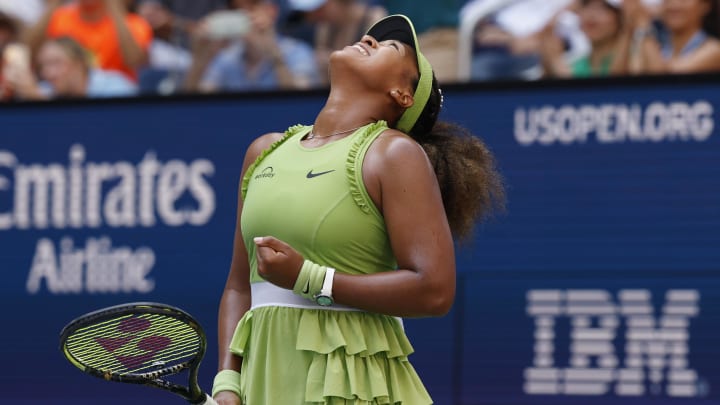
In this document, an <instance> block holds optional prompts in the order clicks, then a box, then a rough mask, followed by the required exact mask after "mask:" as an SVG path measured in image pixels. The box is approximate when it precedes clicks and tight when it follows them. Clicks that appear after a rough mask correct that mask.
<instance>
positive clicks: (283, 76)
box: [186, 0, 319, 92]
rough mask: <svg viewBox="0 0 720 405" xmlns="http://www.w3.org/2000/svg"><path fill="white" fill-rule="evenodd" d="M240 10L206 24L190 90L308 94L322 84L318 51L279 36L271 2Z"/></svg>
mask: <svg viewBox="0 0 720 405" xmlns="http://www.w3.org/2000/svg"><path fill="white" fill-rule="evenodd" d="M234 4H235V6H236V10H235V11H234V12H224V13H220V14H218V13H214V14H211V15H210V16H208V17H206V18H205V19H204V21H203V22H201V25H200V27H199V28H198V30H197V32H196V36H195V44H194V46H193V66H192V68H191V69H190V72H189V73H188V77H187V80H186V88H187V89H188V90H191V91H193V90H200V91H202V92H216V91H221V90H233V91H238V90H271V89H278V88H279V89H306V88H309V87H311V86H316V85H317V84H318V82H319V76H318V71H317V65H316V63H315V57H314V55H313V51H312V48H311V47H310V46H309V45H307V44H306V43H304V42H302V41H299V40H297V39H293V38H289V37H285V36H282V35H279V34H278V33H277V30H276V23H277V19H278V7H277V5H276V4H274V3H273V2H272V1H270V0H244V1H241V0H236V1H235V2H234ZM228 42H229V45H228ZM225 45H227V46H225Z"/></svg>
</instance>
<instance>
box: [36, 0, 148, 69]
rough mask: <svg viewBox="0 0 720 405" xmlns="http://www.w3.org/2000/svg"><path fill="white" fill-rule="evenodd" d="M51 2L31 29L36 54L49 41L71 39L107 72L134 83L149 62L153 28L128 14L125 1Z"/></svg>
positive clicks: (54, 0) (137, 17)
mask: <svg viewBox="0 0 720 405" xmlns="http://www.w3.org/2000/svg"><path fill="white" fill-rule="evenodd" d="M62 3H63V2H62V1H61V0H48V2H47V10H46V11H45V14H43V16H42V17H41V18H40V20H39V22H38V23H37V24H36V25H35V26H34V27H33V28H32V29H31V30H30V32H29V35H28V39H29V40H28V43H29V44H30V46H31V48H32V49H33V51H37V50H38V49H39V47H40V45H41V44H42V43H43V42H44V41H45V39H46V38H48V37H49V38H58V37H63V36H68V37H71V38H73V39H75V40H76V41H77V42H78V43H80V44H81V45H82V46H83V47H85V48H86V49H88V50H89V51H90V52H91V53H92V54H93V55H94V57H95V58H96V59H97V61H98V64H99V66H100V67H101V68H102V69H106V70H117V71H120V72H123V73H124V74H125V75H127V76H128V77H130V78H132V79H133V80H136V79H137V69H138V68H140V67H142V66H144V65H145V64H146V62H147V60H148V47H149V46H150V42H151V41H152V28H151V27H150V25H148V23H147V22H145V20H144V19H142V18H141V17H139V16H138V15H136V14H133V13H128V12H127V8H126V6H127V3H126V1H125V0H75V1H72V2H70V3H69V4H67V5H62Z"/></svg>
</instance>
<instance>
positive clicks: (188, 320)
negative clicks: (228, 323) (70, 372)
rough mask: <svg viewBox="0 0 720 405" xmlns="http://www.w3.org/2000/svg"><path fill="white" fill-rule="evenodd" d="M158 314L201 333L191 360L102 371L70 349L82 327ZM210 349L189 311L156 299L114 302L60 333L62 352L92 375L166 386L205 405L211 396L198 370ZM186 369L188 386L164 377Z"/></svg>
mask: <svg viewBox="0 0 720 405" xmlns="http://www.w3.org/2000/svg"><path fill="white" fill-rule="evenodd" d="M143 314H155V315H163V316H168V317H171V318H175V319H177V320H179V321H180V322H182V323H184V324H186V325H187V326H189V327H190V328H192V329H193V330H194V331H195V333H197V334H198V336H199V347H198V350H197V353H196V354H195V356H193V357H192V359H190V360H189V361H184V362H182V363H178V364H174V365H172V366H168V367H165V368H161V369H158V370H153V371H150V372H146V373H134V374H124V375H122V374H117V373H110V372H107V371H103V370H100V369H97V368H94V367H91V366H88V365H85V364H83V363H82V362H81V361H80V360H78V359H77V358H76V357H75V356H73V355H72V353H70V351H69V350H68V348H67V341H68V338H69V337H70V336H71V335H72V334H74V333H75V332H76V331H78V330H79V329H81V328H85V327H89V326H93V325H96V324H98V323H101V322H104V321H109V320H112V319H115V318H118V317H121V316H123V315H143ZM206 349H207V338H206V336H205V332H204V331H203V329H202V327H201V326H200V324H199V323H198V322H197V321H196V320H195V318H193V317H192V316H191V315H190V314H188V313H187V312H185V311H183V310H181V309H180V308H177V307H174V306H171V305H167V304H161V303H157V302H132V303H126V304H120V305H115V306H111V307H107V308H103V309H99V310H97V311H93V312H89V313H87V314H85V315H82V316H80V317H78V318H76V319H74V320H72V321H70V322H69V323H68V324H67V325H66V326H65V327H64V328H63V329H62V331H61V332H60V351H61V352H62V353H63V355H64V356H65V357H66V358H67V359H68V361H70V362H71V363H72V364H73V365H75V366H76V367H77V368H79V369H80V370H82V371H83V372H85V373H87V374H90V375H92V376H95V377H98V378H102V379H104V380H107V381H117V382H123V383H129V384H139V385H147V386H152V387H156V388H160V389H164V390H167V391H170V392H172V393H173V394H176V395H179V396H181V397H183V398H185V399H186V400H188V401H189V402H190V403H193V404H202V403H204V402H205V401H206V399H207V398H208V395H207V394H206V393H205V392H204V391H203V390H202V389H201V388H200V385H199V384H198V372H199V366H200V362H201V361H202V359H203V357H204V356H205V350H206ZM183 370H188V374H189V375H188V386H187V387H185V386H182V385H179V384H175V383H173V382H170V381H167V380H163V379H162V378H161V377H164V376H169V375H174V374H178V373H180V372H181V371H183Z"/></svg>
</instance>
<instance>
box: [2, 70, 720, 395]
mask: <svg viewBox="0 0 720 405" xmlns="http://www.w3.org/2000/svg"><path fill="white" fill-rule="evenodd" d="M719 94H720V82H718V81H713V80H707V81H703V82H693V81H686V82H683V83H674V82H668V81H651V82H645V83H634V84H629V83H623V84H622V85H621V84H620V83H618V82H602V83H593V82H575V83H573V84H572V86H570V85H567V84H566V83H544V84H543V83H535V84H533V85H532V86H530V87H527V88H523V87H519V86H496V87H476V88H460V87H454V88H448V89H446V91H445V100H446V109H445V111H446V112H445V113H444V115H443V118H444V119H446V120H451V121H456V122H458V123H460V124H463V125H465V126H467V127H468V128H470V129H472V130H473V131H474V132H475V133H477V134H479V135H481V136H482V137H484V139H485V140H486V142H487V143H488V145H489V146H490V147H491V148H492V149H493V151H494V152H495V154H496V156H497V158H498V161H499V165H500V169H501V170H502V172H503V174H504V175H505V177H506V180H507V186H508V197H509V205H508V212H507V214H506V215H503V216H500V217H498V218H497V219H495V220H493V221H491V222H489V223H487V224H485V225H483V226H481V227H480V228H479V229H478V230H477V233H476V236H475V238H474V240H473V241H472V242H471V243H468V244H467V245H465V246H463V247H462V248H461V250H459V253H458V270H459V291H458V297H457V302H456V305H455V307H454V309H453V311H452V312H451V313H450V314H449V315H448V316H447V317H444V318H440V319H419V320H414V319H413V320H407V321H406V327H407V330H408V334H409V336H410V338H411V340H412V342H413V344H414V346H415V348H416V353H415V354H414V355H413V356H412V357H411V360H412V361H413V363H414V365H415V366H416V368H417V369H418V371H419V373H420V374H421V376H422V377H423V379H424V381H425V382H426V384H427V386H428V389H429V390H430V392H431V394H432V395H433V397H434V398H435V400H436V402H437V403H438V404H462V405H479V404H483V405H501V404H507V405H511V404H516V405H535V404H538V405H540V404H543V405H547V404H558V405H564V404H613V405H614V404H618V405H621V404H631V403H632V404H645V403H647V404H653V405H656V404H683V405H684V404H720V394H718V392H717V391H718V390H720V366H718V365H717V363H718V360H720V353H719V352H718V349H717V348H716V347H717V346H716V342H718V337H720V336H718V335H719V334H720V332H719V331H718V329H717V324H718V323H717V321H718V318H719V317H720V306H719V305H718V301H719V300H720V288H718V287H719V286H718V284H719V282H720V278H719V277H717V271H718V270H720V269H718V264H719V263H720V232H718V231H719V230H720V165H718V156H720V132H718V130H717V128H716V126H717V125H716V124H717V118H716V117H717V111H718V110H719V109H720V96H719ZM322 102H323V94H320V93H306V94H305V93H303V94H291V95H289V94H271V95H268V94H265V95H246V96H237V97H227V98H226V97H223V98H188V99H172V100H163V99H154V100H151V99H145V100H136V101H132V102H127V101H118V102H112V101H110V102H107V103H74V104H72V103H66V104H49V105H28V106H22V107H8V108H3V109H0V269H1V270H2V274H3V276H4V281H5V282H4V283H3V285H4V287H3V291H4V294H3V296H2V298H0V300H1V301H0V303H2V306H3V307H4V308H6V310H5V311H4V312H3V315H2V317H3V318H2V320H3V323H4V324H5V325H6V327H5V328H4V332H5V333H2V334H0V336H1V337H0V353H2V355H3V357H4V358H5V363H6V367H3V368H2V371H0V384H2V388H3V391H4V392H5V395H4V398H5V399H8V400H13V401H16V402H17V403H28V404H47V403H52V404H63V403H87V404H90V403H97V401H98V400H99V399H100V398H102V401H103V403H109V404H115V403H116V404H126V403H155V404H158V403H168V404H171V403H180V400H179V399H177V398H175V397H173V396H172V395H169V394H167V393H164V392H160V391H158V390H153V389H150V388H146V387H136V386H125V385H122V384H115V383H106V382H103V381H100V380H97V379H94V378H92V377H89V376H86V375H83V374H82V373H80V372H79V371H78V370H76V369H74V368H73V367H72V366H71V365H70V364H69V363H67V362H66V361H65V360H64V358H63V357H62V355H61V354H60V353H59V351H58V349H57V346H58V341H57V338H58V333H59V331H60V329H61V328H62V327H63V326H64V324H65V323H66V322H67V321H69V320H70V319H72V318H74V317H76V316H78V315H81V314H83V313H85V312H88V311H90V310H94V309H97V308H100V307H104V306H107V305H113V304H118V303H123V302H128V301H138V300H145V301H158V302H166V303H169V304H173V305H176V306H179V307H181V308H183V309H185V310H187V311H188V312H190V313H192V314H194V315H195V316H196V317H197V318H198V319H199V320H200V322H201V323H202V324H203V325H205V328H206V330H207V333H208V337H209V340H210V342H211V343H212V342H214V341H215V338H216V333H215V324H216V320H217V316H216V308H217V304H218V300H219V297H220V294H221V290H222V287H223V283H224V280H225V276H226V272H227V269H228V266H229V260H230V254H231V239H232V232H233V225H234V221H235V212H234V210H235V204H236V198H237V196H236V188H237V182H238V175H239V171H240V167H241V163H242V157H243V153H244V150H245V148H246V146H247V145H248V144H249V142H250V141H251V140H252V139H253V138H254V137H256V136H257V135H259V134H262V133H265V132H269V131H277V130H283V129H285V128H286V127H288V126H290V125H293V124H296V123H311V122H312V120H313V117H314V115H315V114H316V113H317V111H318V110H319V109H320V108H321V107H322ZM43 182H48V183H47V184H52V186H48V187H43V186H42V184H43ZM38 184H40V185H41V187H39V188H35V187H30V186H29V185H38ZM37 190H40V192H39V193H38V191H37ZM43 190H45V191H47V195H43ZM56 191H59V192H58V193H56ZM56 195H57V196H58V197H57V199H55V200H54V198H56V197H55V196H56ZM83 274H84V277H75V276H77V275H83ZM216 360H217V355H216V351H215V348H214V347H213V345H211V347H210V349H209V351H208V355H207V357H206V360H205V361H204V363H203V367H202V369H201V380H202V385H203V386H204V387H206V388H208V389H209V387H210V384H211V379H212V376H213V374H214V369H215V364H216ZM106 398H107V399H106Z"/></svg>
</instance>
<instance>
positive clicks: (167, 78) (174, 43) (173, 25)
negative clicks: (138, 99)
mask: <svg viewBox="0 0 720 405" xmlns="http://www.w3.org/2000/svg"><path fill="white" fill-rule="evenodd" d="M170 4H171V1H170V0H140V1H138V2H137V13H138V15H140V16H141V17H143V18H144V19H145V20H146V21H147V22H148V23H149V24H150V26H151V27H152V29H153V40H152V42H151V43H150V48H149V61H148V65H147V66H146V67H144V68H142V69H141V70H140V72H139V84H140V90H141V92H143V93H161V94H170V93H173V92H175V91H176V90H177V89H178V88H179V87H181V85H182V81H183V80H184V77H185V73H186V72H187V70H188V69H190V66H192V54H191V53H190V51H189V50H188V49H186V48H185V47H184V46H183V45H182V44H183V43H184V42H185V40H184V39H185V38H186V37H189V36H190V33H191V32H192V31H193V29H194V28H195V23H194V22H193V21H190V20H186V19H184V18H182V17H179V16H177V15H175V14H173V12H172V10H171V9H170Z"/></svg>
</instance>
